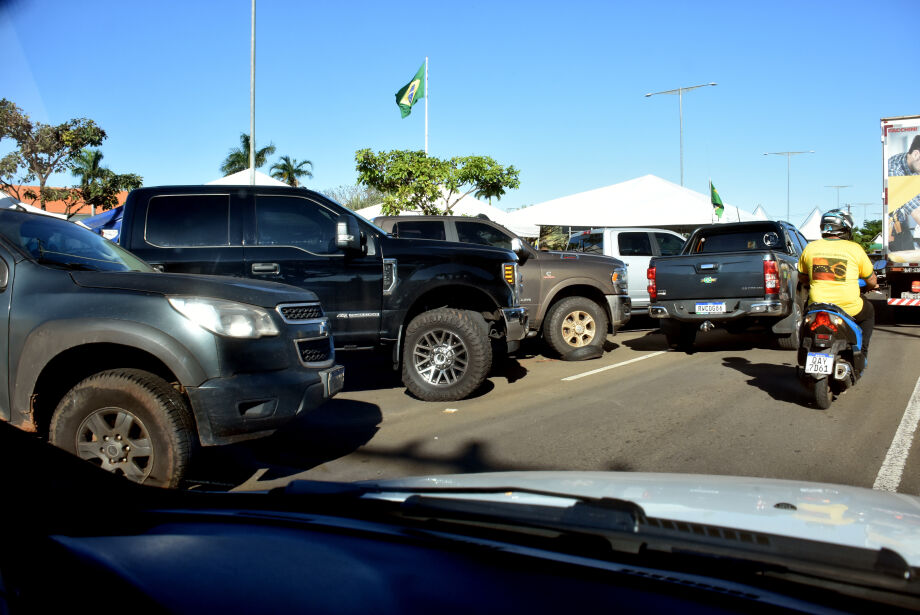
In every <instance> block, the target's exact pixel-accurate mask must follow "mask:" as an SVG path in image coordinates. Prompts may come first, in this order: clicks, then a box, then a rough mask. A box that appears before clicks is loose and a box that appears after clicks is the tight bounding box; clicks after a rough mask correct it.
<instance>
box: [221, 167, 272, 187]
mask: <svg viewBox="0 0 920 615" xmlns="http://www.w3.org/2000/svg"><path fill="white" fill-rule="evenodd" d="M208 184H213V185H218V186H248V185H249V169H244V170H242V171H239V172H238V173H233V174H231V175H227V176H226V177H221V178H220V179H215V180H214V181H210V182H208ZM256 185H257V186H287V184H286V183H284V182H282V181H278V180H277V179H275V178H274V177H271V176H270V175H266V174H265V173H262V172H261V171H258V170H257V171H256Z"/></svg>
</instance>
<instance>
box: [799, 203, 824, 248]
mask: <svg viewBox="0 0 920 615" xmlns="http://www.w3.org/2000/svg"><path fill="white" fill-rule="evenodd" d="M799 232H801V233H802V235H804V236H805V239H807V240H808V241H814V240H815V239H821V210H820V209H818V208H817V207H815V208H814V209H812V210H811V213H810V214H808V216H807V217H806V218H805V220H804V221H803V222H802V223H801V224H800V225H799Z"/></svg>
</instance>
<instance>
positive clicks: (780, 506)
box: [362, 472, 920, 566]
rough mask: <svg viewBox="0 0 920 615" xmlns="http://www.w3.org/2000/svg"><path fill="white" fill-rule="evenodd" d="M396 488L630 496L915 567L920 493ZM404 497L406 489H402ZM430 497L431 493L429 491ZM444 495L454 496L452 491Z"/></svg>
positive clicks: (790, 488)
mask: <svg viewBox="0 0 920 615" xmlns="http://www.w3.org/2000/svg"><path fill="white" fill-rule="evenodd" d="M362 484H363V485H369V484H374V485H377V486H379V487H381V488H383V489H385V490H387V492H386V493H384V494H383V495H382V496H381V497H387V498H390V497H391V496H393V495H394V493H395V492H398V490H399V489H400V488H405V489H411V488H432V487H436V488H451V489H457V488H459V489H463V488H471V489H473V488H499V487H501V488H503V489H502V491H503V492H502V493H498V494H470V495H468V496H463V497H469V498H472V499H483V500H485V499H492V500H502V501H513V502H519V503H522V504H542V505H549V506H554V505H555V506H560V507H563V506H568V505H570V504H571V503H572V501H571V500H566V499H565V498H556V497H547V496H544V495H536V494H528V493H523V492H521V493H517V492H515V490H516V489H519V490H539V491H549V492H553V493H560V494H567V495H571V496H581V497H608V498H618V499H622V500H629V501H631V502H634V503H635V504H638V505H639V506H641V507H642V508H643V509H644V511H645V514H646V515H647V516H649V517H657V518H661V519H670V520H673V521H683V522H686V523H699V524H705V525H716V526H720V527H726V528H734V529H738V530H748V531H752V532H765V533H771V534H776V535H779V536H787V537H791V538H801V539H805V540H817V541H822V542H828V543H834V544H840V545H847V546H852V547H859V548H868V549H880V548H882V547H887V548H889V549H892V550H894V551H897V552H898V553H899V554H900V555H901V556H902V557H903V558H904V559H905V560H906V561H907V562H908V564H910V565H911V566H918V565H920V498H918V497H915V496H911V495H905V494H899V493H889V492H884V491H874V490H872V489H864V488H861V487H848V486H843V485H833V484H825V483H810V482H800V481H791V480H778V479H764V478H746V477H728V476H707V475H694V474H650V473H632V472H501V473H486V474H465V475H449V476H429V477H424V478H404V479H394V480H385V481H375V482H374V483H367V482H365V483H362ZM407 495H408V494H407ZM428 495H436V494H430V493H429V494H428ZM449 495H450V496H451V497H461V496H460V495H458V494H457V493H455V492H452V493H450V494H449Z"/></svg>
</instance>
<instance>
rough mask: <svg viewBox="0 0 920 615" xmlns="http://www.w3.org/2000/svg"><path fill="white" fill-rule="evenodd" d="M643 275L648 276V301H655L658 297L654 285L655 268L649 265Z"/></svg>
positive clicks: (656, 288)
mask: <svg viewBox="0 0 920 615" xmlns="http://www.w3.org/2000/svg"><path fill="white" fill-rule="evenodd" d="M645 277H647V278H648V298H649V300H650V301H655V300H656V299H658V287H657V286H656V285H655V268H654V267H649V268H648V271H647V272H646V273H645Z"/></svg>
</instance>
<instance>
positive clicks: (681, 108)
mask: <svg viewBox="0 0 920 615" xmlns="http://www.w3.org/2000/svg"><path fill="white" fill-rule="evenodd" d="M711 85H718V84H716V83H701V84H700V85H691V86H690V87H686V88H677V89H676V90H665V91H664V92H649V93H648V94H646V95H645V97H646V98H648V97H649V96H656V95H658V94H677V100H678V106H679V111H680V185H681V186H683V185H684V92H689V91H690V90H695V89H697V88H705V87H709V86H711Z"/></svg>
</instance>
